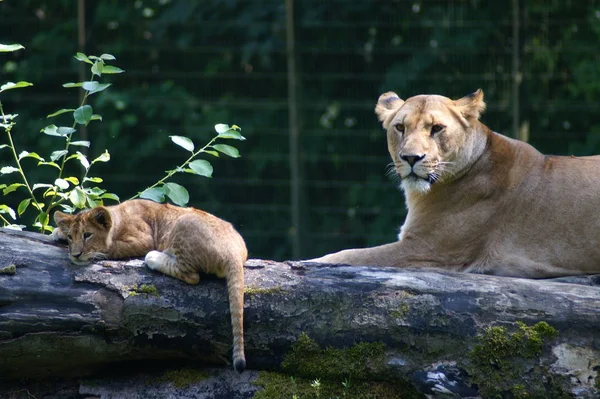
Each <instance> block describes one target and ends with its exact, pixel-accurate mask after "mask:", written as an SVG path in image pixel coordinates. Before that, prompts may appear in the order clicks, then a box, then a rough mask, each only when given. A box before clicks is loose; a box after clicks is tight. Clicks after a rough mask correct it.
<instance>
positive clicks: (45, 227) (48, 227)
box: [33, 222, 54, 232]
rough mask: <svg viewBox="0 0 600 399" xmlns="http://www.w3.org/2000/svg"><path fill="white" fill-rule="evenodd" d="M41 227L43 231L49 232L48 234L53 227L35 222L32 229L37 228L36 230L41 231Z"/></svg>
mask: <svg viewBox="0 0 600 399" xmlns="http://www.w3.org/2000/svg"><path fill="white" fill-rule="evenodd" d="M42 226H43V229H44V230H45V231H50V232H51V231H52V230H54V227H52V226H50V225H48V224H45V225H42V224H41V223H40V222H35V223H34V224H33V227H37V228H38V229H41V228H42Z"/></svg>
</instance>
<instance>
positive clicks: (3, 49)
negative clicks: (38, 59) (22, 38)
mask: <svg viewBox="0 0 600 399" xmlns="http://www.w3.org/2000/svg"><path fill="white" fill-rule="evenodd" d="M22 48H25V47H23V46H21V45H20V44H0V53H8V52H10V51H17V50H21V49H22Z"/></svg>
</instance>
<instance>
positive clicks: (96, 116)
mask: <svg viewBox="0 0 600 399" xmlns="http://www.w3.org/2000/svg"><path fill="white" fill-rule="evenodd" d="M90 120H91V121H101V120H102V115H98V114H94V115H92V117H91V118H90Z"/></svg>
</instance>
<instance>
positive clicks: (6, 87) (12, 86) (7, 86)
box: [0, 82, 33, 93]
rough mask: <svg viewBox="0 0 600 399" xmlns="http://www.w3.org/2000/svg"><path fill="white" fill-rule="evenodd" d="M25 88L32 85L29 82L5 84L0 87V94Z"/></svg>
mask: <svg viewBox="0 0 600 399" xmlns="http://www.w3.org/2000/svg"><path fill="white" fill-rule="evenodd" d="M27 86H33V83H29V82H17V83H14V82H6V83H5V84H3V85H2V86H0V93H2V92H3V91H6V90H11V89H18V88H21V87H27Z"/></svg>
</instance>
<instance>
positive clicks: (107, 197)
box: [100, 193, 119, 202]
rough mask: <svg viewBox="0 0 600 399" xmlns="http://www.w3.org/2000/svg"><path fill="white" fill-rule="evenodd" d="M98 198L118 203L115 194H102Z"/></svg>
mask: <svg viewBox="0 0 600 399" xmlns="http://www.w3.org/2000/svg"><path fill="white" fill-rule="evenodd" d="M100 198H103V199H110V200H113V201H117V202H119V197H118V196H117V194H113V193H104V194H102V195H101V196H100Z"/></svg>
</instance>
